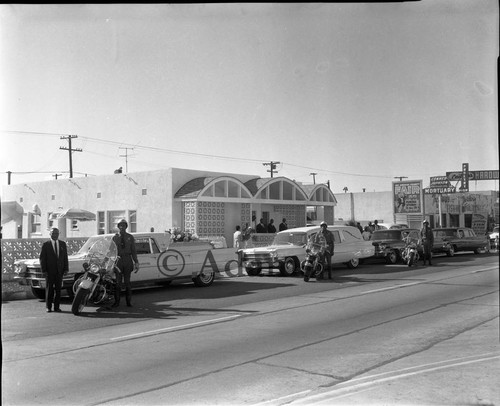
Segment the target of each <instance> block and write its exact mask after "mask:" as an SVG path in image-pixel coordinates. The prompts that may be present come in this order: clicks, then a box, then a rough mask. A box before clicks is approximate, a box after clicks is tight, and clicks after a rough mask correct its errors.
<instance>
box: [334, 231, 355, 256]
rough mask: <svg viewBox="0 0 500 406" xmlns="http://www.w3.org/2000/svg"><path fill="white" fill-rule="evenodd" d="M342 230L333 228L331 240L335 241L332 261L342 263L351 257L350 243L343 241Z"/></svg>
mask: <svg viewBox="0 0 500 406" xmlns="http://www.w3.org/2000/svg"><path fill="white" fill-rule="evenodd" d="M343 231H344V230H333V231H332V234H333V240H334V242H335V248H334V254H333V258H332V262H333V263H339V264H340V263H344V262H347V261H350V260H351V259H352V254H351V244H348V243H346V242H345V237H344V235H343Z"/></svg>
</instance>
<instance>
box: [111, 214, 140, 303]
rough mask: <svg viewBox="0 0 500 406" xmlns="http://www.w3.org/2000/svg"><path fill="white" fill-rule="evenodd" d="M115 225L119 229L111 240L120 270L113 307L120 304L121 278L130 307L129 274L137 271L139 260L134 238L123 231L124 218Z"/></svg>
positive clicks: (125, 224) (124, 225)
mask: <svg viewBox="0 0 500 406" xmlns="http://www.w3.org/2000/svg"><path fill="white" fill-rule="evenodd" d="M117 227H118V230H120V231H119V232H118V233H116V234H115V235H114V236H113V241H114V242H115V244H116V247H117V248H118V256H119V257H120V259H119V260H118V263H117V266H118V268H119V269H120V271H121V272H120V273H119V274H117V276H116V292H115V303H114V304H113V307H118V306H119V305H120V292H121V285H122V278H123V279H124V280H125V298H126V300H127V306H128V307H132V285H131V283H130V276H131V274H132V271H133V270H134V269H135V272H136V273H137V271H139V261H138V259H137V253H136V251H135V239H134V236H133V235H132V234H129V233H127V232H126V231H125V230H126V229H127V227H128V223H127V221H126V220H120V222H119V223H118V224H117Z"/></svg>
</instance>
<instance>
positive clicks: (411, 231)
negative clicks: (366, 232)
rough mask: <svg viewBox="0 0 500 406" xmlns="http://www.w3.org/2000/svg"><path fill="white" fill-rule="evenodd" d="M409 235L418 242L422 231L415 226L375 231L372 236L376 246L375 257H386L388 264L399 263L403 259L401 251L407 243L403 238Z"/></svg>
mask: <svg viewBox="0 0 500 406" xmlns="http://www.w3.org/2000/svg"><path fill="white" fill-rule="evenodd" d="M408 236H409V237H410V239H411V240H414V241H415V242H417V241H418V240H419V239H420V231H419V230H417V229H415V228H403V229H392V230H376V231H374V232H373V234H372V238H371V241H372V244H373V246H374V247H375V255H374V256H373V258H381V259H385V261H386V262H387V263H388V264H395V263H397V262H398V261H400V260H401V252H402V251H403V249H404V248H405V245H406V243H405V242H404V241H403V239H404V238H405V237H408ZM419 251H420V249H419Z"/></svg>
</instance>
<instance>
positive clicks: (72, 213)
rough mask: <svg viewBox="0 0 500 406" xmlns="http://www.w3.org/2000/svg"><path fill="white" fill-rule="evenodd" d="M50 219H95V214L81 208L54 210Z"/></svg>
mask: <svg viewBox="0 0 500 406" xmlns="http://www.w3.org/2000/svg"><path fill="white" fill-rule="evenodd" d="M51 218H52V219H71V220H78V221H95V219H96V215H95V214H94V213H91V212H90V211H87V210H83V209H76V208H71V209H66V210H61V211H55V212H53V213H52V216H51Z"/></svg>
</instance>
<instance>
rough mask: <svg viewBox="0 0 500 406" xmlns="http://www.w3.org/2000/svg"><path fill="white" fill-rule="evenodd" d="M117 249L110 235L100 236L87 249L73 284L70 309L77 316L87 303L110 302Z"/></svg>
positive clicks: (114, 280) (113, 287)
mask: <svg viewBox="0 0 500 406" xmlns="http://www.w3.org/2000/svg"><path fill="white" fill-rule="evenodd" d="M118 259H119V257H118V249H117V247H116V244H115V243H114V241H113V239H112V238H111V237H101V238H100V239H98V240H97V241H96V242H95V243H94V244H93V245H92V246H91V247H90V249H89V251H88V253H87V255H86V258H85V262H84V263H83V269H84V273H83V274H82V275H81V276H80V277H79V278H78V279H77V280H76V281H75V283H74V284H73V293H74V299H73V303H72V305H71V311H72V312H73V314H74V315H75V316H78V315H79V314H80V313H81V312H82V310H83V308H84V307H85V306H87V304H88V303H91V304H94V305H100V306H106V305H109V304H112V303H111V301H114V293H115V290H116V278H115V276H116V275H115V272H120V270H119V268H118V267H117V266H116V264H117V262H118Z"/></svg>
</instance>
